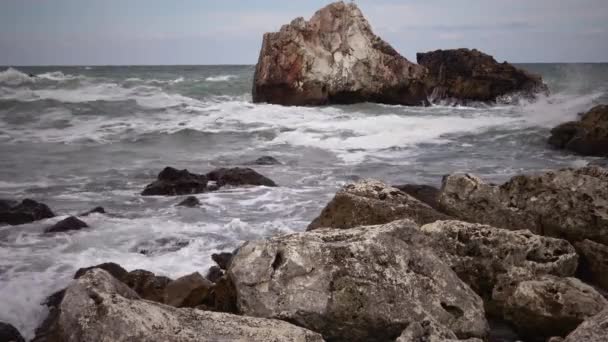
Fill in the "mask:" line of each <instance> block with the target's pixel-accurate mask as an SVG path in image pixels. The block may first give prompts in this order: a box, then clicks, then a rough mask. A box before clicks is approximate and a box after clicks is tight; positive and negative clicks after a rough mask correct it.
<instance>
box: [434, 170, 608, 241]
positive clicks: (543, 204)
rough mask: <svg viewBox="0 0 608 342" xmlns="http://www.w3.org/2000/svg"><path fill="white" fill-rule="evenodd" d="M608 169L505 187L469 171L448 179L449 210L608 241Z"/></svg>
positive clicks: (443, 198)
mask: <svg viewBox="0 0 608 342" xmlns="http://www.w3.org/2000/svg"><path fill="white" fill-rule="evenodd" d="M606 189H608V170H606V169H604V168H601V167H598V166H588V167H584V168H580V169H563V170H558V171H551V172H547V173H544V174H540V175H520V176H516V177H513V178H512V179H511V180H510V181H508V182H506V183H505V184H503V185H501V186H494V185H490V184H487V183H484V182H483V181H482V180H481V179H479V178H477V177H475V176H473V175H470V174H456V175H450V176H447V177H445V178H444V180H443V185H442V189H441V195H440V197H439V201H440V205H441V207H442V209H443V211H444V212H446V213H447V214H450V215H453V216H455V217H458V218H460V219H462V220H465V221H469V222H478V223H485V224H489V225H492V226H495V227H500V228H507V229H515V230H518V229H529V230H531V231H532V232H533V233H536V234H540V235H546V236H553V237H558V238H563V239H566V240H568V241H570V242H575V241H581V240H584V239H589V240H592V241H595V242H598V243H601V244H605V245H606V244H608V191H606Z"/></svg>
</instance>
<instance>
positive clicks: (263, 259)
mask: <svg viewBox="0 0 608 342" xmlns="http://www.w3.org/2000/svg"><path fill="white" fill-rule="evenodd" d="M426 240H427V238H426V237H425V236H424V235H423V234H422V233H420V231H419V230H418V227H417V225H416V224H415V223H414V222H413V221H411V220H403V221H395V222H392V223H389V224H386V225H383V226H369V227H357V228H352V229H321V230H315V231H312V232H306V233H297V234H291V235H285V236H278V237H274V238H271V239H269V240H264V241H250V242H247V243H246V244H244V245H243V246H241V247H240V248H239V250H238V251H237V253H236V255H235V256H234V259H233V260H232V264H231V266H230V268H229V270H228V275H229V278H230V279H231V280H232V281H233V282H234V286H235V288H236V293H237V296H236V298H237V303H238V309H239V311H240V312H241V313H243V314H245V315H252V316H257V317H268V318H281V319H284V320H287V321H289V322H293V323H295V324H297V325H299V326H302V327H306V328H308V329H311V330H313V331H317V332H319V333H321V334H323V336H325V337H326V338H328V339H330V340H345V341H386V340H394V339H396V338H397V337H398V336H399V335H400V334H401V333H402V331H403V330H404V329H405V328H407V326H408V325H410V324H411V323H413V322H419V321H421V320H423V319H425V318H427V317H428V318H432V319H434V320H435V321H436V322H438V323H439V324H442V325H444V326H446V327H447V328H448V329H450V330H451V331H453V332H454V333H455V334H456V336H458V337H461V338H468V337H480V338H483V337H485V336H486V335H487V333H488V323H487V321H486V319H485V316H484V314H485V313H484V309H483V302H482V300H481V299H480V298H479V297H478V296H477V295H476V294H475V293H474V292H473V291H472V290H471V288H470V287H469V286H468V285H466V284H465V283H463V282H462V281H461V280H460V279H459V278H458V276H457V275H456V274H455V273H454V272H453V271H452V270H451V269H450V268H449V267H448V266H447V265H445V264H444V263H443V262H442V261H441V260H440V259H439V258H438V257H437V256H436V255H435V254H434V253H433V251H432V250H431V249H430V248H427V247H426V246H425V241H426Z"/></svg>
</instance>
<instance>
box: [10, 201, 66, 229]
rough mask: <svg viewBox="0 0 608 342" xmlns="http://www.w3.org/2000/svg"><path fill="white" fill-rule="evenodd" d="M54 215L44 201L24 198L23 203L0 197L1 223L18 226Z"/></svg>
mask: <svg viewBox="0 0 608 342" xmlns="http://www.w3.org/2000/svg"><path fill="white" fill-rule="evenodd" d="M54 216H55V214H53V212H52V211H51V209H49V207H48V206H47V205H46V204H44V203H40V202H36V201H34V200H31V199H24V200H23V201H21V203H19V202H17V201H12V200H3V199H0V225H1V224H4V223H6V224H10V225H15V226H16V225H20V224H25V223H30V222H34V221H38V220H42V219H46V218H51V217H54Z"/></svg>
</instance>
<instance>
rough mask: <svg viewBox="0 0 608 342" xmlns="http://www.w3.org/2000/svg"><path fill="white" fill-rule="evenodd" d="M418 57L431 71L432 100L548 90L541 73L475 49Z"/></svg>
mask: <svg viewBox="0 0 608 342" xmlns="http://www.w3.org/2000/svg"><path fill="white" fill-rule="evenodd" d="M416 58H417V60H418V64H420V65H422V66H424V67H426V68H427V69H428V71H429V76H428V78H427V82H428V86H429V91H430V94H431V96H430V97H431V99H432V100H442V99H456V100H464V101H483V102H488V101H496V99H497V98H499V97H501V96H503V95H508V94H512V93H521V94H523V95H526V96H533V95H534V94H536V93H538V92H547V91H548V88H547V86H546V85H545V84H544V83H543V81H542V78H541V77H540V76H538V75H533V74H530V73H528V72H526V71H524V70H522V69H518V68H516V67H514V66H513V65H511V64H509V63H506V62H504V63H498V62H496V60H495V59H494V58H493V57H492V56H490V55H487V54H485V53H483V52H480V51H478V50H475V49H473V50H469V49H455V50H436V51H431V52H426V53H418V54H417V55H416Z"/></svg>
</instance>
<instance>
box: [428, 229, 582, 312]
mask: <svg viewBox="0 0 608 342" xmlns="http://www.w3.org/2000/svg"><path fill="white" fill-rule="evenodd" d="M420 230H421V231H422V232H424V233H425V234H427V235H428V236H429V237H430V238H431V239H430V240H431V241H432V242H431V243H432V246H433V247H434V248H433V250H434V251H435V253H436V254H437V255H438V256H439V257H440V258H441V260H443V261H444V262H446V263H447V264H448V265H449V266H450V267H452V269H453V270H454V272H456V274H458V276H459V277H460V279H462V280H463V281H464V282H465V283H467V284H469V286H471V288H472V289H473V290H474V291H475V292H477V294H479V295H480V296H481V297H482V298H483V299H484V301H485V302H486V310H487V311H488V312H491V313H498V314H500V313H501V311H502V307H500V303H495V302H494V301H493V300H492V292H493V290H494V287H495V286H496V284H497V282H498V280H499V278H500V276H501V275H505V274H507V272H508V271H509V270H510V269H512V268H513V267H520V268H524V269H526V270H527V271H529V272H530V274H535V275H542V274H552V275H556V276H560V277H568V276H572V275H574V273H575V271H576V267H577V265H578V256H577V254H576V251H575V250H574V247H573V246H572V245H571V244H570V243H568V241H565V240H560V239H554V238H549V237H544V236H539V235H534V234H532V233H531V232H530V231H528V230H518V231H511V230H507V229H500V228H495V227H492V226H488V225H482V224H474V223H466V222H462V221H437V222H434V223H431V224H427V225H424V226H422V227H421V228H420ZM496 306H498V307H496Z"/></svg>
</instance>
